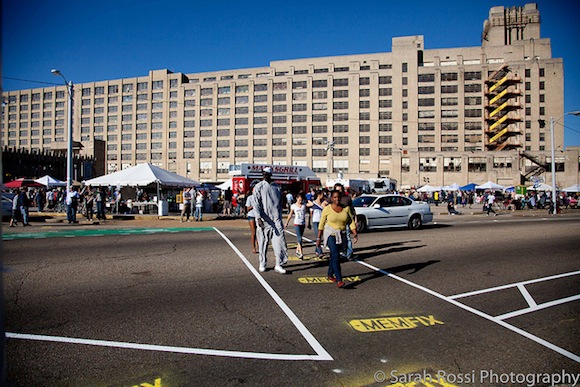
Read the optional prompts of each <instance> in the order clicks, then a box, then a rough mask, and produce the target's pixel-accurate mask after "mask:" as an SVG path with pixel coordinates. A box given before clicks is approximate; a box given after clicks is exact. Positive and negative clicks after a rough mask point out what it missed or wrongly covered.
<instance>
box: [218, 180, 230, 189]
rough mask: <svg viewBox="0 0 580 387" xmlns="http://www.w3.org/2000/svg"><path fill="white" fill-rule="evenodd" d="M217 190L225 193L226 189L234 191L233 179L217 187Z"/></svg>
mask: <svg viewBox="0 0 580 387" xmlns="http://www.w3.org/2000/svg"><path fill="white" fill-rule="evenodd" d="M216 187H217V188H219V189H221V190H222V191H225V190H226V189H228V188H229V189H232V179H229V180H226V181H224V182H223V183H221V184H218V185H216Z"/></svg>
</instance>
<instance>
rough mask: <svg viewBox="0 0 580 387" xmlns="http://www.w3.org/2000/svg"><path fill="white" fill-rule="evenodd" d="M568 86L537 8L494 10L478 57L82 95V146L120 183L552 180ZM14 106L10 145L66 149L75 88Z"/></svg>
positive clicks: (570, 158)
mask: <svg viewBox="0 0 580 387" xmlns="http://www.w3.org/2000/svg"><path fill="white" fill-rule="evenodd" d="M563 77H564V75H563V62H562V59H560V58H552V55H551V47H550V40H549V39H545V38H541V37H540V13H539V11H538V9H537V6H536V4H526V5H525V6H524V7H514V8H504V7H494V8H492V9H491V10H490V14H489V19H488V20H487V21H486V22H485V23H484V30H483V33H482V45H481V46H477V47H463V48H445V49H430V50H427V49H425V48H424V38H423V36H409V37H396V38H393V40H392V51H391V52H387V53H374V54H363V55H347V56H335V57H323V58H309V59H297V60H282V61H273V62H271V63H270V66H268V67H262V68H251V69H237V70H229V71H216V72H206V73H195V74H185V73H174V72H171V71H168V70H154V71H150V73H149V75H148V76H144V77H136V78H125V79H116V80H106V81H100V82H91V83H83V84H77V85H75V86H74V106H73V138H74V140H76V141H79V140H80V141H81V142H82V143H83V144H84V145H85V149H91V146H90V144H91V143H92V142H93V141H95V140H103V141H105V142H106V165H104V169H105V170H106V171H107V172H113V171H116V170H120V169H123V168H127V167H130V166H134V165H136V164H138V163H143V162H150V163H152V164H155V165H158V166H160V167H162V168H165V169H168V170H170V171H173V172H176V173H178V174H180V175H183V176H187V177H190V178H193V179H197V180H201V181H212V182H216V181H224V180H226V179H228V178H229V176H228V170H229V168H230V166H233V165H237V164H241V163H270V164H281V165H303V166H309V167H310V168H312V169H313V170H314V171H315V172H316V173H318V175H319V176H320V177H321V178H324V177H330V175H331V174H332V175H333V176H335V174H336V173H338V172H341V173H342V174H343V175H344V177H345V178H354V177H356V178H374V177H378V176H387V177H391V178H394V179H396V180H398V182H399V184H400V186H420V185H423V184H426V183H429V184H431V185H445V184H451V183H459V184H466V183H468V182H484V181H487V180H492V181H495V182H497V183H500V184H504V185H510V184H520V183H523V182H525V181H533V180H542V179H543V180H545V181H551V175H550V173H549V165H550V162H551V158H550V149H551V145H552V144H551V143H550V117H551V116H553V117H561V116H562V115H563V114H564V111H563V95H564V78H563ZM5 100H6V101H5V102H6V103H5V106H4V110H3V116H2V140H3V144H4V145H7V146H9V147H14V148H26V149H30V150H45V149H51V148H55V147H57V148H63V145H64V144H65V142H66V141H67V138H66V137H67V136H66V130H65V128H66V121H67V117H66V112H67V104H68V95H67V91H66V87H65V86H64V85H63V86H57V87H49V88H41V89H31V90H18V91H11V92H8V93H6V95H5ZM563 134H564V130H563V126H562V125H556V126H555V140H554V144H555V146H556V149H558V152H557V157H556V164H557V169H556V170H557V171H558V173H557V181H558V182H559V183H560V184H561V185H566V184H568V183H569V184H575V183H577V181H578V174H579V173H578V164H579V158H578V149H571V150H564V149H563V144H564V135H563ZM574 152H575V153H574Z"/></svg>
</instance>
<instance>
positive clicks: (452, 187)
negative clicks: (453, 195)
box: [441, 183, 460, 191]
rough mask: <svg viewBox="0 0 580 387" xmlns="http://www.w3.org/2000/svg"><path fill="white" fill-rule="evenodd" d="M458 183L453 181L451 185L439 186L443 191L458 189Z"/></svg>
mask: <svg viewBox="0 0 580 387" xmlns="http://www.w3.org/2000/svg"><path fill="white" fill-rule="evenodd" d="M459 188H460V187H459V184H457V183H453V184H451V185H444V186H443V187H441V189H442V190H443V191H459Z"/></svg>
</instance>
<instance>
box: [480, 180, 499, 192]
mask: <svg viewBox="0 0 580 387" xmlns="http://www.w3.org/2000/svg"><path fill="white" fill-rule="evenodd" d="M475 189H497V190H502V189H504V186H503V185H499V184H496V183H494V182H492V181H488V182H487V183H483V184H481V185H476V186H475Z"/></svg>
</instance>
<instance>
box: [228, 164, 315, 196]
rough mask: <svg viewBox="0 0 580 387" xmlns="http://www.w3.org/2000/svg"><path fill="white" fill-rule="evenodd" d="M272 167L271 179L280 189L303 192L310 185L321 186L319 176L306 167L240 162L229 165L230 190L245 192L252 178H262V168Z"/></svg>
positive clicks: (294, 192)
mask: <svg viewBox="0 0 580 387" xmlns="http://www.w3.org/2000/svg"><path fill="white" fill-rule="evenodd" d="M266 167H270V168H272V180H273V181H275V182H276V183H277V184H278V185H280V186H281V189H282V191H290V192H292V193H293V194H297V193H298V192H300V191H304V192H305V193H306V192H308V191H309V190H310V188H311V187H315V188H319V187H321V182H320V178H319V177H318V176H316V174H315V173H314V172H313V171H312V169H310V168H308V167H303V166H298V165H292V166H291V165H271V164H240V165H232V166H230V171H229V174H230V175H231V176H232V191H233V192H234V194H235V193H242V192H243V193H246V192H247V191H248V189H249V188H250V185H251V184H252V182H253V181H254V180H257V181H260V180H262V169H264V168H266Z"/></svg>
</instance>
